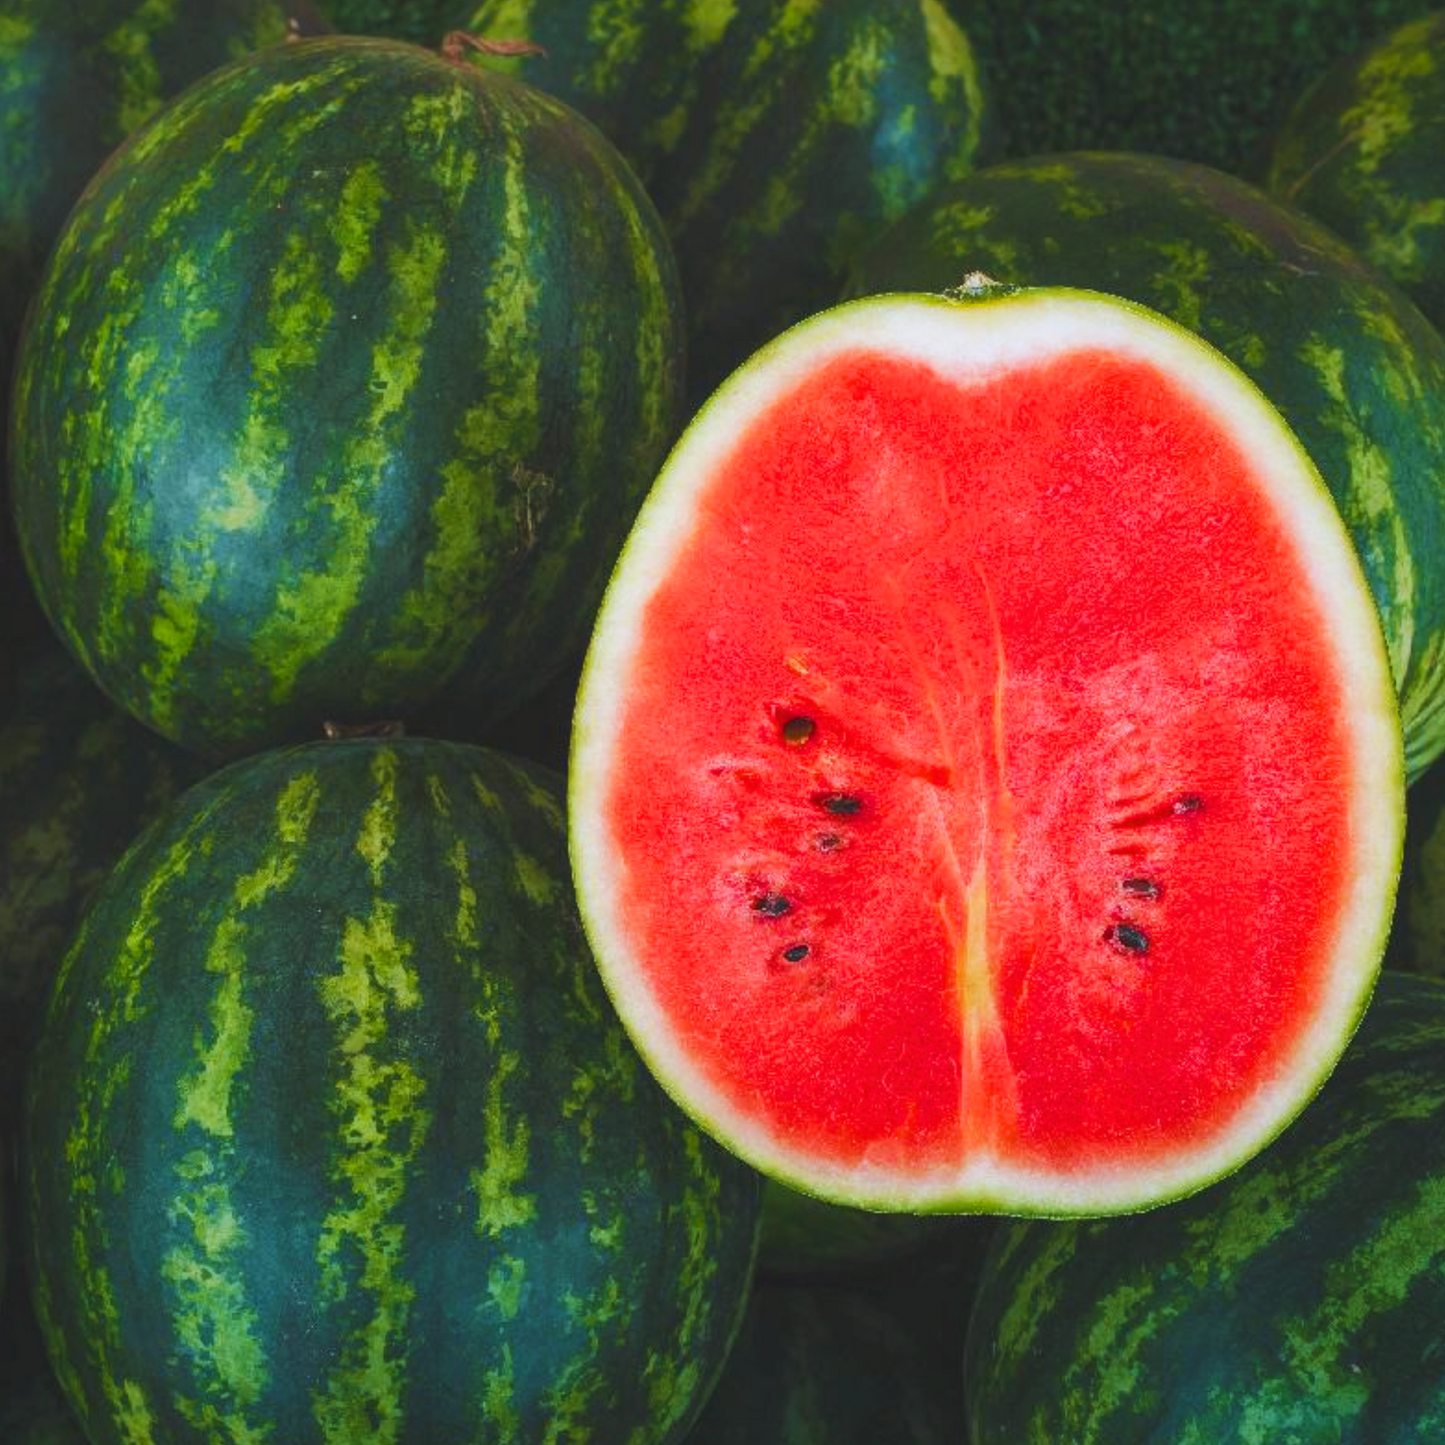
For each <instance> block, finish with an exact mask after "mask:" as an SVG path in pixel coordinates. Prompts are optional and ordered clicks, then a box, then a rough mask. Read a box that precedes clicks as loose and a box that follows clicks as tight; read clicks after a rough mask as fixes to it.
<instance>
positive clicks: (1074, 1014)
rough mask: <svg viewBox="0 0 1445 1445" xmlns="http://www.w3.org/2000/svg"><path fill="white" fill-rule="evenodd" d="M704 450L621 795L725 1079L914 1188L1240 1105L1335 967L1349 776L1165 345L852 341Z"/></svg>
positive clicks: (657, 970) (637, 679)
mask: <svg viewBox="0 0 1445 1445" xmlns="http://www.w3.org/2000/svg"><path fill="white" fill-rule="evenodd" d="M708 465H709V470H708V472H707V475H706V478H705V479H703V480H702V481H701V482H700V484H699V485H698V488H697V491H696V495H695V502H694V505H695V507H696V525H695V526H694V527H693V528H692V530H691V531H690V532H689V533H688V541H687V544H686V546H685V548H684V549H683V550H682V551H681V553H680V554H679V555H677V556H676V557H673V558H670V559H669V563H668V568H667V571H666V574H665V576H664V577H663V578H662V580H661V581H660V582H659V583H658V585H657V587H656V588H655V590H654V591H653V592H652V593H651V595H650V598H649V600H648V602H647V603H646V606H645V609H644V611H643V614H642V621H641V626H640V629H639V634H638V636H639V640H638V646H637V652H636V654H635V659H634V663H633V667H632V671H631V673H630V675H629V676H628V678H627V679H626V682H625V685H624V687H623V689H622V692H623V696H624V699H625V700H624V702H623V703H622V704H621V718H620V726H619V728H618V732H617V737H618V742H617V744H616V748H617V754H616V757H615V759H614V763H615V766H614V767H613V769H612V772H611V780H610V784H609V787H610V791H609V793H608V795H607V798H606V802H605V804H604V808H605V817H606V818H607V826H608V828H609V829H610V831H611V833H612V835H613V838H614V843H615V848H616V851H617V852H618V854H619V856H622V857H624V858H626V859H627V869H626V875H625V881H624V883H623V885H622V891H621V895H620V899H619V902H620V908H619V916H620V917H621V918H622V919H625V920H626V924H625V927H626V929H627V930H628V931H629V933H630V936H631V937H632V939H633V945H632V953H633V956H634V957H635V958H636V959H637V960H638V966H639V968H640V969H641V970H642V972H643V974H644V976H645V978H646V980H647V986H648V988H649V989H650V990H651V992H652V994H653V996H654V998H655V1000H656V1003H657V1005H658V1007H659V1008H660V1009H661V1010H662V1013H663V1015H664V1017H665V1018H666V1019H667V1021H668V1024H669V1026H670V1027H671V1028H672V1029H674V1030H675V1032H676V1036H677V1039H678V1041H679V1047H680V1048H681V1050H682V1051H683V1052H684V1053H685V1054H686V1055H687V1057H688V1058H689V1059H690V1060H692V1061H694V1062H695V1063H696V1064H697V1066H698V1067H699V1068H700V1069H701V1070H702V1071H703V1072H704V1074H705V1075H706V1077H707V1078H708V1080H709V1082H710V1087H712V1088H714V1089H716V1090H717V1091H718V1092H719V1094H720V1095H721V1096H723V1097H724V1098H726V1099H727V1100H728V1102H729V1107H730V1108H732V1109H733V1110H735V1111H736V1112H737V1113H738V1114H740V1115H744V1116H748V1117H753V1118H755V1119H756V1120H757V1121H758V1127H759V1128H760V1129H761V1130H764V1131H766V1132H767V1133H768V1134H769V1136H770V1137H772V1138H775V1139H778V1140H780V1141H783V1145H784V1146H785V1147H787V1148H789V1149H792V1150H796V1151H800V1152H802V1153H806V1154H807V1155H809V1156H810V1157H812V1158H816V1159H818V1160H821V1161H826V1162H827V1164H828V1166H829V1167H834V1166H837V1167H841V1168H852V1167H855V1166H868V1167H874V1166H876V1167H878V1168H881V1169H885V1170H891V1171H894V1172H896V1173H897V1174H899V1175H900V1176H908V1177H913V1178H918V1179H923V1178H942V1177H945V1176H950V1177H951V1176H952V1175H955V1174H956V1173H957V1171H958V1170H959V1168H960V1167H961V1165H962V1164H963V1163H964V1162H966V1161H967V1159H969V1158H970V1157H973V1156H974V1155H976V1154H978V1153H980V1152H982V1153H987V1154H990V1155H991V1156H993V1157H995V1158H999V1159H1006V1160H1009V1161H1011V1162H1012V1163H1015V1164H1019V1165H1021V1166H1023V1167H1035V1166H1037V1167H1040V1168H1045V1169H1053V1168H1064V1169H1072V1168H1075V1167H1077V1166H1080V1165H1089V1166H1093V1165H1100V1166H1101V1167H1108V1166H1110V1165H1121V1166H1128V1165H1129V1163H1130V1161H1134V1162H1148V1161H1153V1160H1158V1159H1163V1158H1167V1157H1170V1156H1171V1154H1172V1152H1173V1151H1175V1150H1177V1149H1178V1148H1179V1147H1181V1145H1182V1146H1189V1145H1191V1144H1192V1143H1193V1142H1195V1140H1196V1139H1197V1138H1198V1137H1200V1135H1201V1133H1203V1134H1206V1135H1207V1134H1210V1133H1212V1132H1213V1131H1215V1130H1218V1129H1221V1128H1224V1127H1227V1125H1228V1124H1229V1122H1230V1121H1231V1119H1232V1118H1233V1117H1234V1112H1235V1110H1236V1109H1237V1108H1238V1105H1239V1100H1240V1099H1241V1098H1243V1097H1248V1096H1249V1095H1250V1094H1251V1093H1252V1091H1253V1090H1254V1089H1256V1088H1257V1087H1260V1086H1262V1085H1263V1084H1265V1083H1267V1082H1268V1081H1269V1080H1270V1079H1271V1078H1272V1076H1273V1073H1274V1072H1275V1071H1276V1070H1277V1068H1278V1067H1279V1064H1280V1061H1281V1060H1283V1059H1286V1058H1288V1056H1289V1054H1290V1051H1291V1049H1292V1048H1293V1047H1294V1045H1295V1043H1296V1041H1297V1039H1298V1038H1299V1036H1300V1030H1301V1028H1302V1027H1303V1024H1304V1023H1305V1022H1306V1021H1307V1020H1308V1018H1309V1017H1310V1015H1311V1010H1312V1009H1313V1007H1314V1006H1315V1003H1316V1001H1317V999H1318V998H1319V996H1320V993H1321V990H1322V989H1323V987H1324V986H1325V979H1326V974H1327V971H1328V969H1329V968H1330V967H1331V966H1332V959H1331V948H1332V946H1333V944H1334V941H1335V940H1334V934H1333V932H1332V920H1333V918H1334V917H1335V916H1337V914H1338V911H1339V909H1338V906H1337V905H1338V900H1339V899H1340V898H1341V896H1342V892H1343V890H1344V888H1345V887H1346V879H1345V873H1346V868H1347V863H1346V859H1347V855H1348V851H1349V850H1348V846H1347V845H1346V844H1345V843H1344V842H1343V841H1342V840H1344V839H1346V838H1347V835H1348V827H1349V819H1348V813H1347V809H1348V802H1347V793H1348V790H1347V789H1345V788H1342V787H1341V786H1340V782H1339V780H1340V778H1341V777H1344V776H1348V773H1349V769H1350V768H1351V767H1352V766H1353V765H1352V764H1351V763H1350V762H1349V756H1350V754H1349V744H1348V734H1347V730H1346V727H1345V725H1344V722H1343V717H1344V711H1343V708H1344V702H1343V697H1344V692H1343V683H1342V680H1341V678H1340V677H1339V676H1338V673H1337V666H1336V663H1335V661H1334V654H1333V651H1332V649H1331V646H1330V642H1329V639H1328V637H1327V636H1326V635H1325V628H1324V625H1323V623H1322V621H1321V619H1320V617H1319V615H1318V613H1317V611H1316V610H1315V608H1314V604H1312V603H1311V602H1310V601H1309V598H1310V596H1312V593H1311V592H1310V591H1309V588H1308V587H1307V586H1305V585H1303V583H1302V582H1301V574H1302V570H1303V564H1302V562H1301V559H1300V556H1299V555H1298V552H1297V550H1296V548H1297V544H1296V543H1295V542H1294V541H1293V540H1292V539H1291V538H1290V537H1289V536H1288V535H1287V534H1286V532H1285V530H1284V527H1283V525H1282V524H1281V523H1280V521H1279V519H1278V517H1277V516H1276V514H1275V513H1274V511H1273V508H1272V504H1271V503H1270V502H1269V501H1268V500H1267V498H1266V497H1265V495H1264V494H1263V492H1262V490H1261V489H1260V488H1259V487H1258V486H1257V485H1256V484H1255V482H1254V480H1253V477H1252V474H1251V471H1250V463H1249V461H1248V459H1247V458H1246V456H1245V455H1244V453H1243V452H1242V450H1241V448H1240V446H1239V445H1238V444H1237V443H1236V442H1235V441H1234V440H1233V438H1232V437H1231V436H1230V435H1229V434H1228V433H1227V432H1226V431H1225V430H1224V427H1223V425H1222V424H1221V423H1220V422H1219V421H1217V420H1216V419H1215V418H1214V416H1213V414H1211V413H1209V412H1206V411H1205V410H1204V408H1203V407H1202V406H1201V405H1200V404H1199V403H1198V402H1197V401H1195V400H1194V399H1193V398H1192V397H1191V396H1190V395H1189V394H1188V393H1187V392H1186V391H1185V389H1184V388H1183V386H1182V385H1181V384H1180V383H1178V382H1177V381H1175V380H1173V379H1171V378H1170V377H1169V376H1167V375H1166V374H1165V373H1163V372H1162V371H1160V370H1159V369H1158V368H1157V367H1155V366H1154V365H1153V364H1151V363H1149V362H1146V361H1143V360H1137V359H1131V358H1129V357H1121V356H1119V355H1116V354H1112V353H1100V352H1088V351H1076V352H1068V353H1065V354H1062V355H1054V356H1049V357H1045V358H1043V359H1041V360H1038V361H1033V362H1029V363H1027V364H1020V365H1017V366H1015V367H1014V368H1012V369H1011V370H1010V371H1009V372H1008V373H1007V374H1005V375H1002V376H996V377H992V378H985V379H982V380H978V381H974V382H968V383H960V382H959V381H957V380H956V379H949V378H945V377H943V376H941V375H939V374H938V373H936V372H935V371H933V370H931V369H930V368H929V366H928V365H927V364H926V363H924V362H922V361H917V360H912V359H908V358H899V357H892V356H884V355H881V354H878V353H872V352H867V351H857V352H848V353H844V354H842V355H835V356H834V357H832V358H831V359H830V360H829V361H828V362H827V363H826V364H823V365H821V366H819V367H818V368H817V369H816V370H815V371H813V372H812V373H810V374H809V375H807V376H806V377H805V378H804V379H803V380H802V381H801V382H799V383H798V384H797V385H796V387H795V388H794V390H792V391H791V392H789V393H787V394H784V395H782V396H781V397H779V398H778V399H777V400H775V401H773V402H772V403H771V404H770V406H769V407H768V408H766V409H765V410H763V411H762V412H761V413H760V414H758V415H757V416H756V418H755V419H753V420H752V421H751V423H750V425H749V426H747V427H746V428H745V429H743V430H742V431H741V432H740V433H739V434H737V435H736V436H735V438H733V439H732V440H730V443H729V447H728V449H727V450H726V452H725V454H723V455H721V456H715V457H713V458H711V459H710V461H709V464H708ZM1302 598H1304V599H1305V600H1304V601H1303V602H1302V601H1301V599H1302ZM798 718H802V719H806V720H807V724H808V725H807V726H805V727H804V726H797V725H795V726H793V728H792V732H791V734H789V733H788V732H787V731H786V729H787V727H788V724H789V720H791V719H798ZM839 799H846V800H847V801H848V806H847V808H846V809H840V808H838V806H837V800H839ZM759 900H765V902H766V905H767V906H761V905H760V904H759Z"/></svg>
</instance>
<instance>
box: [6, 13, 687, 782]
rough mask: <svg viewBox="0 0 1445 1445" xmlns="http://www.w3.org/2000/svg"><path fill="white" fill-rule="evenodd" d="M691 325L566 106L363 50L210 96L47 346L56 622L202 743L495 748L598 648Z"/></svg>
mask: <svg viewBox="0 0 1445 1445" xmlns="http://www.w3.org/2000/svg"><path fill="white" fill-rule="evenodd" d="M679 307H680V302H679V298H678V292H677V277H676V271H675V268H674V265H673V261H672V257H671V252H670V250H669V248H668V244H667V241H666V238H665V237H664V235H663V234H662V232H661V229H660V226H659V223H658V221H657V217H656V214H655V212H654V210H653V208H652V206H651V203H650V202H649V201H648V199H647V197H646V196H645V195H644V194H643V192H642V190H641V188H640V187H639V185H638V183H637V181H636V180H635V179H634V177H633V176H632V175H631V173H630V172H629V171H628V169H627V168H626V166H625V165H624V164H623V162H622V160H621V159H620V157H619V156H618V155H617V153H616V151H615V150H614V149H613V148H612V147H611V146H610V145H609V144H608V143H607V142H606V141H605V140H603V138H602V137H601V136H600V135H599V134H598V133H597V131H596V130H595V129H594V128H593V127H592V126H591V125H589V124H588V123H587V122H586V121H584V120H583V119H582V118H581V117H579V116H577V115H576V114H574V113H573V112H571V111H569V110H568V109H567V108H566V107H565V106H563V105H562V104H560V103H559V102H558V101H556V100H554V99H552V98H551V97H549V96H545V95H543V94H541V93H540V92H538V91H535V90H533V89H531V88H530V87H528V86H526V85H524V84H522V83H521V82H518V81H513V80H509V79H507V78H506V77H503V76H495V75H489V74H487V73H485V72H483V71H480V70H478V69H476V68H475V67H473V66H470V65H467V64H464V63H460V62H458V61H456V60H454V59H451V58H448V57H446V56H443V55H441V54H438V53H435V52H431V51H427V50H422V49H420V48H418V47H415V46H409V45H405V44H402V43H400V42H390V41H383V40H363V39H353V38H343V37H324V38H319V39H314V40H302V41H298V42H296V43H294V44H290V45H283V46H277V47H274V48H272V49H270V50H267V51H263V52H259V53H258V54H256V55H254V56H252V57H250V58H248V59H246V60H243V61H240V62H237V63H235V64H233V65H230V66H227V67H225V68H223V69H221V70H219V71H216V72H213V73H212V74H211V75H210V76H208V77H207V78H206V79H205V80H203V81H201V82H199V83H198V84H197V85H196V86H194V87H193V88H192V89H190V90H189V91H187V92H186V93H185V95H183V96H182V97H180V98H178V99H177V100H176V101H175V102H174V103H172V104H171V105H170V106H168V107H166V108H165V109H164V110H163V111H162V112H160V113H159V114H158V115H157V116H156V117H155V118H154V120H153V121H152V122H151V123H150V124H149V125H147V126H146V127H144V128H143V129H142V130H141V131H139V132H137V133H135V134H134V135H133V136H132V139H131V140H130V141H129V142H128V143H127V144H126V145H125V146H123V147H122V148H121V150H120V151H119V152H117V153H116V155H115V156H114V157H113V158H112V160H111V161H110V162H109V163H108V164H107V165H106V167H105V168H104V169H103V170H102V172H101V173H100V175H99V176H97V178H96V179H95V182H94V183H93V184H92V185H91V186H90V188H89V189H88V190H87V193H86V196H85V198H84V200H83V201H82V202H81V203H80V205H79V206H78V207H77V208H76V210H75V211H74V212H73V213H72V215H71V218H70V221H69V223H68V225H67V227H66V230H65V232H64V234H63V236H62V238H61V240H60V241H59V243H58V245H57V247H56V250H55V252H54V255H53V257H52V261H51V264H50V266H49V267H48V268H47V271H46V277H45V280H44V282H43V285H42V289H41V291H40V292H39V294H38V296H37V299H36V305H35V308H34V311H33V314H32V317H31V324H30V325H29V327H28V328H27V331H26V334H25V336H24V338H23V340H22V342H21V347H20V355H19V357H18V360H17V378H16V393H15V407H14V435H13V437H12V450H13V468H12V470H13V486H14V490H15V501H16V515H17V520H18V530H19V534H20V541H21V545H22V547H23V548H24V551H25V555H26V559H27V562H28V565H29V568H30V571H31V573H32V575H33V577H34V580H35V584H36V590H37V592H38V593H39V596H40V599H41V602H42V603H43V604H44V606H45V608H46V610H47V611H48V613H49V615H50V617H51V619H52V620H53V622H54V623H55V624H56V626H57V628H58V629H59V630H60V631H61V633H62V634H63V635H64V637H65V639H66V640H67V642H68V643H69V645H70V647H71V648H72V650H73V651H74V652H75V653H76V655H77V656H78V657H79V658H80V659H81V660H82V661H83V662H84V663H85V664H86V666H87V667H88V668H89V670H90V671H91V673H92V675H93V676H95V677H96V679H97V680H98V681H99V682H100V684H101V686H102V687H103V688H104V689H105V690H106V691H107V692H109V693H110V694H111V695H112V696H113V697H114V698H115V699H116V700H117V701H118V702H120V703H121V704H122V705H123V706H124V707H126V708H127V709H128V710H129V711H131V712H132V713H133V714H135V715H136V716H137V717H139V718H140V719H141V720H142V721H144V722H146V723H147V724H149V725H150V726H152V727H153V728H155V729H156V730H157V731H158V732H160V733H162V734H163V735H165V736H167V737H169V738H171V739H172V740H173V741H176V742H179V743H181V744H183V745H184V746H186V747H189V748H191V749H192V750H194V751H197V752H201V753H204V754H207V755H211V756H215V757H224V756H228V755H236V754H240V753H243V752H247V751H250V750H253V749H256V748H259V747H263V746H265V745H268V744H271V743H277V742H282V741H301V740H305V739H308V738H313V737H318V736H320V735H321V731H322V728H323V726H324V724H325V723H327V722H328V721H334V722H339V723H344V724H353V723H369V722H373V721H377V720H403V721H405V722H407V723H409V724H413V725H416V726H418V728H419V730H422V731H440V732H445V733H446V734H448V735H452V736H461V735H465V736H476V735H478V734H477V732H476V730H477V729H481V728H484V727H485V726H486V725H487V724H488V723H489V722H490V721H492V720H494V719H495V718H497V717H500V716H501V715H503V714H504V713H506V712H507V711H509V710H511V709H512V708H514V707H516V706H517V705H519V704H520V702H521V701H522V700H523V699H524V698H525V697H526V696H527V695H528V694H530V693H532V692H534V691H536V690H537V689H538V688H540V687H542V686H543V685H544V684H545V682H546V681H547V679H548V677H549V675H551V673H553V672H555V671H557V670H559V669H560V668H561V667H562V666H564V665H565V663H566V661H567V660H568V659H569V657H570V656H571V655H572V653H573V652H574V651H575V650H576V648H577V647H578V646H580V642H581V639H582V637H583V636H585V633H586V630H587V628H588V626H589V624H590V621H591V614H592V609H593V607H594V605H595V602H596V599H597V597H598V596H599V595H600V592H601V588H602V585H603V583H604V581H605V579H606V577H607V574H608V572H609V570H610V567H611V564H612V560H613V557H614V554H615V552H616V551H617V549H618V547H619V546H620V544H621V540H622V537H623V535H624V534H625V532H626V529H627V527H628V525H629V523H630V521H631V519H632V515H633V512H634V510H635V508H636V506H637V504H638V502H639V500H640V498H641V495H642V493H643V491H644V490H645V489H646V487H647V485H648V483H649V482H650V480H651V477H652V474H653V472H654V470H655V468H656V465H657V463H658V461H659V460H660V457H661V454H662V452H663V450H664V448H665V447H666V446H667V445H668V444H669V442H670V441H671V439H672V435H673V432H674V430H675V428H676V425H677V421H678V415H679V407H680V404H681V395H682V391H681V388H682V370H683V362H682V329H681V319H680V314H679Z"/></svg>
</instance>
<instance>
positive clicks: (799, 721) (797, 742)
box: [783, 716, 818, 748]
mask: <svg viewBox="0 0 1445 1445" xmlns="http://www.w3.org/2000/svg"><path fill="white" fill-rule="evenodd" d="M817 731H818V724H817V723H815V722H814V721H813V719H812V718H810V717H801V716H800V717H790V718H789V719H788V720H787V722H785V723H784V724H783V741H784V742H785V743H788V744H790V745H791V746H793V747H795V748H798V747H802V745H803V744H804V743H805V742H807V741H808V740H809V738H811V737H812V736H813V734H814V733H815V732H817Z"/></svg>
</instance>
